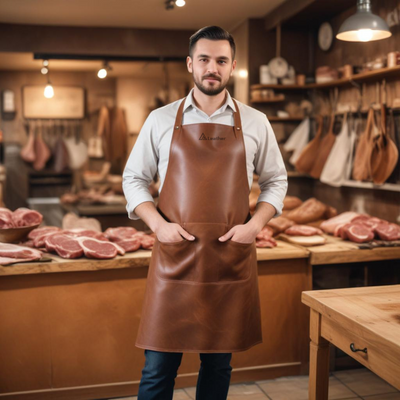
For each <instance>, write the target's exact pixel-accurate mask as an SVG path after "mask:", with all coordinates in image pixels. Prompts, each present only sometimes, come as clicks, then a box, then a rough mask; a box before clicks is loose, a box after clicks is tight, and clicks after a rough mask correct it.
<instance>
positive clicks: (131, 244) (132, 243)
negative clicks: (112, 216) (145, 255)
mask: <svg viewBox="0 0 400 400" xmlns="http://www.w3.org/2000/svg"><path fill="white" fill-rule="evenodd" d="M113 243H116V244H118V246H121V247H122V248H123V249H124V250H125V251H126V252H127V253H130V252H133V251H136V250H139V249H140V246H141V245H142V241H141V240H140V239H122V240H117V241H115V242H113Z"/></svg>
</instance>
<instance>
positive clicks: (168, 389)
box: [138, 350, 232, 400]
mask: <svg viewBox="0 0 400 400" xmlns="http://www.w3.org/2000/svg"><path fill="white" fill-rule="evenodd" d="M182 354H183V353H169V352H163V351H153V350H145V351H144V355H145V357H146V362H145V365H144V368H143V370H142V379H141V381H140V385H139V393H138V400H172V396H173V394H174V385H175V378H176V376H177V374H178V368H179V366H180V364H181V360H182ZM231 358H232V353H200V360H201V365H200V370H199V375H198V378H197V386H196V400H226V398H227V396H228V390H229V382H230V379H231V371H232V367H231V365H230V361H231Z"/></svg>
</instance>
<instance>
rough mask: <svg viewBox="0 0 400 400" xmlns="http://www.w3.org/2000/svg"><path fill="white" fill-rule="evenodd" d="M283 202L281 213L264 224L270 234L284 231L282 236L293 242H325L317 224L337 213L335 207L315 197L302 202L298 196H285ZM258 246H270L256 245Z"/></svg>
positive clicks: (307, 243) (314, 243) (274, 234)
mask: <svg viewBox="0 0 400 400" xmlns="http://www.w3.org/2000/svg"><path fill="white" fill-rule="evenodd" d="M283 203H284V207H283V212H282V215H281V216H279V217H278V218H272V219H271V220H270V221H269V222H268V224H267V226H266V228H268V229H269V232H271V236H278V235H280V234H282V233H284V234H285V235H286V237H285V235H283V236H282V238H286V239H288V237H290V240H289V241H293V242H295V241H296V240H298V243H299V244H304V245H316V244H323V243H325V242H326V239H324V238H323V236H322V234H323V232H322V231H321V230H320V229H318V225H320V224H321V222H323V221H324V220H326V219H327V218H331V217H333V216H335V215H337V211H336V209H334V208H333V207H330V206H328V205H326V204H324V203H321V202H320V201H318V200H317V199H315V198H311V199H308V200H307V201H305V202H302V201H301V200H300V199H299V198H298V197H294V196H286V198H285V199H284V202H283ZM264 229H265V228H264ZM299 237H304V238H305V239H297V238H299ZM295 238H296V239H295ZM275 243H276V242H275ZM260 244H261V243H260ZM257 245H258V244H257ZM258 247H271V246H262V245H258Z"/></svg>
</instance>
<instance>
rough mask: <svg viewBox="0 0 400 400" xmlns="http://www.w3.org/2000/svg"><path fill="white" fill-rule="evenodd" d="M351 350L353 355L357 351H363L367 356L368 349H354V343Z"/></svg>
mask: <svg viewBox="0 0 400 400" xmlns="http://www.w3.org/2000/svg"><path fill="white" fill-rule="evenodd" d="M350 350H351V351H352V352H353V353H355V352H357V351H362V352H363V353H365V354H367V348H365V349H356V348H355V347H354V343H352V344H351V345H350Z"/></svg>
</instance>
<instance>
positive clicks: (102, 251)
mask: <svg viewBox="0 0 400 400" xmlns="http://www.w3.org/2000/svg"><path fill="white" fill-rule="evenodd" d="M76 240H77V241H78V242H79V244H80V245H81V247H82V249H83V251H84V253H85V256H86V257H88V258H100V259H107V258H114V257H116V255H117V254H118V253H119V254H121V255H123V254H125V250H124V249H123V248H122V247H121V246H118V245H117V244H115V243H112V242H104V241H101V240H97V239H94V238H89V237H78V238H76Z"/></svg>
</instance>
